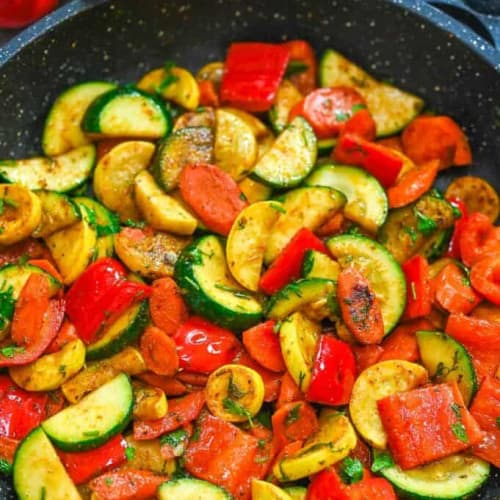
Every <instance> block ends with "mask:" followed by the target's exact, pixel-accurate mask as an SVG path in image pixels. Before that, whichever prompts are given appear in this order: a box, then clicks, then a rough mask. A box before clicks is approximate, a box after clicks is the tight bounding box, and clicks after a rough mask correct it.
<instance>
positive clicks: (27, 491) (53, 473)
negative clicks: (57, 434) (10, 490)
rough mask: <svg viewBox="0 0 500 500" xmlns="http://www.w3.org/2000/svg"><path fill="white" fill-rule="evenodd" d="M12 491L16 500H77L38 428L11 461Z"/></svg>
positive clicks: (75, 493) (64, 470) (58, 460)
mask: <svg viewBox="0 0 500 500" xmlns="http://www.w3.org/2000/svg"><path fill="white" fill-rule="evenodd" d="M13 481H14V489H15V490H16V493H17V494H18V496H19V499H20V500H34V499H45V498H46V499H47V500H48V499H53V500H63V499H64V500H81V497H80V494H79V493H78V490H77V489H76V486H75V485H74V484H73V481H72V480H71V478H70V477H69V475H68V473H67V472H66V469H65V468H64V466H63V464H62V463H61V461H60V459H59V457H58V456H57V453H56V450H55V449H54V447H53V446H52V444H51V442H50V441H49V439H48V438H47V436H46V435H45V433H44V432H43V430H42V429H41V428H40V427H37V428H35V429H34V430H33V431H31V432H30V433H29V434H28V435H27V436H26V437H25V438H24V439H23V441H22V442H21V444H20V445H19V448H18V449H17V451H16V456H15V458H14V472H13Z"/></svg>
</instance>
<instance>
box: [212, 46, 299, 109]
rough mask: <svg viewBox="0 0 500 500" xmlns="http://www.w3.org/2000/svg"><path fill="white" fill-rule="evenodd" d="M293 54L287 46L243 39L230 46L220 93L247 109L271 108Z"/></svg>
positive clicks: (228, 100)
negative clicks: (244, 40) (243, 40)
mask: <svg viewBox="0 0 500 500" xmlns="http://www.w3.org/2000/svg"><path fill="white" fill-rule="evenodd" d="M289 58H290V52H289V50H288V48H287V47H286V46H283V45H274V44H271V43H257V42H240V43H233V44H231V46H230V47H229V51H228V54H227V58H226V62H225V65H224V68H225V71H224V76H223V77H222V82H221V87H220V96H221V100H222V102H224V103H226V104H229V105H231V106H235V107H237V108H240V109H244V110H245V111H252V112H260V111H267V110H268V109H269V108H270V107H271V105H272V104H273V102H274V98H275V96H276V91H277V90H278V86H279V84H280V82H281V79H282V78H283V75H284V74H285V70H286V67H287V64H288V60H289Z"/></svg>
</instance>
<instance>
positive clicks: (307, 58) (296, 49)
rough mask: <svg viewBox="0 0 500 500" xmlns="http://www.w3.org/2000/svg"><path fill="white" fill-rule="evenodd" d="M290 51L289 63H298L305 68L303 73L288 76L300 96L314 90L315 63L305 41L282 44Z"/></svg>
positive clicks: (309, 47) (314, 57) (312, 51)
mask: <svg viewBox="0 0 500 500" xmlns="http://www.w3.org/2000/svg"><path fill="white" fill-rule="evenodd" d="M283 45H284V46H285V47H286V48H287V49H288V50H289V51H290V61H298V62H301V63H303V64H305V65H306V66H307V69H306V70H305V71H302V72H300V73H296V74H294V75H290V76H289V77H288V79H289V80H290V81H291V82H292V83H293V85H294V86H295V87H297V89H298V91H299V92H300V93H301V94H302V95H306V94H309V92H312V91H313V90H314V89H315V88H316V74H317V66H318V65H317V62H316V56H315V55H314V50H313V48H312V47H311V45H310V44H309V43H307V42H306V41H305V40H290V41H288V42H285V43H284V44H283Z"/></svg>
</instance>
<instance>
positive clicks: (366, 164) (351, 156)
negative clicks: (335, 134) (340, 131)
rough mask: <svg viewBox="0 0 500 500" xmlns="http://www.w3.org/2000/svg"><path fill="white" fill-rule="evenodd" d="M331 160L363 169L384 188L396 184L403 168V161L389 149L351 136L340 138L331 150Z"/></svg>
mask: <svg viewBox="0 0 500 500" xmlns="http://www.w3.org/2000/svg"><path fill="white" fill-rule="evenodd" d="M333 158H334V159H335V160H336V161H338V162H340V163H345V164H347V165H355V166H358V167H362V168H364V169H365V170H367V171H368V172H370V174H372V175H373V176H374V177H376V178H377V179H378V180H379V181H380V183H381V184H382V186H384V187H385V188H388V187H390V186H392V185H393V184H394V182H396V179H397V178H398V175H399V172H400V171H401V168H402V167H403V160H402V159H401V158H400V157H399V156H397V155H396V154H395V153H394V152H393V151H392V150H391V149H390V148H387V147H385V146H381V145H380V144H375V143H374V142H370V141H367V140H365V139H362V138H361V137H358V136H356V135H353V134H345V135H342V136H341V137H340V139H339V142H338V143H337V146H336V147H335V149H334V150H333Z"/></svg>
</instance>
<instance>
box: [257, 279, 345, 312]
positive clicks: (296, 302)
mask: <svg viewBox="0 0 500 500" xmlns="http://www.w3.org/2000/svg"><path fill="white" fill-rule="evenodd" d="M336 289H337V287H336V283H335V282H334V281H332V280H329V279H323V278H307V279H300V280H297V281H293V282H292V283H289V284H288V285H286V286H285V287H284V288H282V289H281V290H280V291H279V292H277V293H275V294H274V295H273V296H272V297H271V299H270V300H269V302H268V304H267V307H266V316H267V317H268V318H271V319H276V320H282V319H284V318H286V317H287V316H289V315H290V314H292V313H294V312H296V311H298V310H300V309H303V308H305V307H306V306H307V305H308V304H310V303H311V302H316V301H318V300H321V299H325V298H326V297H331V299H333V300H335V295H336Z"/></svg>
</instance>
